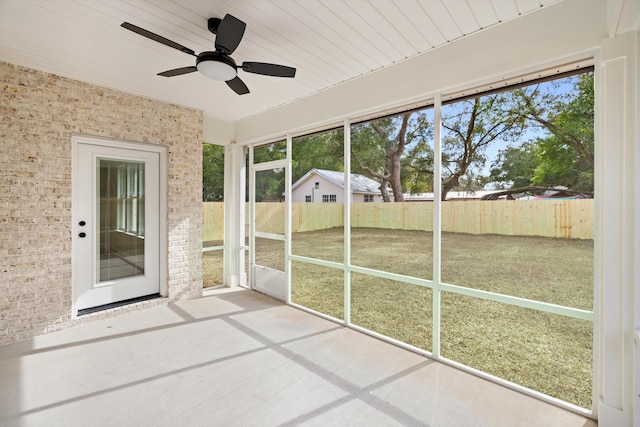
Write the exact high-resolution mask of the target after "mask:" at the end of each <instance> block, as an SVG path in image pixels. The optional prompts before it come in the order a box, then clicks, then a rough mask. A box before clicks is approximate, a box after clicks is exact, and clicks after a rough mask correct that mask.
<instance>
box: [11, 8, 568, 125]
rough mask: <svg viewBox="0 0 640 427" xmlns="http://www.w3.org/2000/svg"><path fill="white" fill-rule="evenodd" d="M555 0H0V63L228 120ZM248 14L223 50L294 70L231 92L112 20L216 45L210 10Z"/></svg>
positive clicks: (199, 45) (189, 61)
mask: <svg viewBox="0 0 640 427" xmlns="http://www.w3.org/2000/svg"><path fill="white" fill-rule="evenodd" d="M558 1H561V0H344V1H343V0H153V1H152V0H148V1H144V0H0V61H5V62H9V63H13V64H18V65H22V66H26V67H29V68H34V69H37V70H42V71H46V72H50V73H53V74H58V75H61V76H64V77H68V78H72V79H76V80H80V81H84V82H88V83H92V84H96V85H99V86H103V87H108V88H113V89H118V90H121V91H124V92H128V93H133V94H136V95H141V96H145V97H149V98H154V99H159V100H163V101H167V102H171V103H174V104H179V105H184V106H188V107H192V108H196V109H199V110H202V111H204V112H205V114H207V115H209V116H211V117H215V118H218V119H221V120H228V121H236V120H239V119H242V118H245V117H248V116H251V115H255V114H258V113H260V112H262V111H265V110H268V109H271V108H274V107H277V106H278V105H282V104H285V103H289V102H292V101H294V100H296V99H300V98H303V97H306V96H309V95H311V94H313V93H316V92H319V91H322V90H324V89H327V88H329V87H332V86H334V85H337V84H340V83H342V82H345V81H347V80H350V79H354V78H357V77H359V76H362V75H364V74H367V73H370V72H373V71H375V70H378V69H380V68H383V67H388V66H390V65H393V64H394V63H397V62H399V61H402V60H404V59H407V58H410V57H413V56H416V55H419V54H421V53H423V52H427V51H429V50H431V49H435V48H438V47H439V46H443V45H444V44H446V43H449V42H451V41H453V40H456V39H459V38H461V37H464V36H466V35H469V34H472V33H474V32H476V31H480V30H482V29H483V28H487V27H490V26H493V25H499V24H500V22H504V21H506V20H511V19H517V18H518V17H519V16H521V15H522V14H525V13H530V12H533V11H535V10H538V9H540V8H541V7H546V6H548V5H549V4H552V3H556V2H558ZM227 13H229V14H232V15H234V16H235V17H237V18H239V19H240V20H242V21H244V22H246V24H247V29H246V32H245V34H244V38H243V39H242V42H241V43H240V46H239V47H238V49H237V50H236V51H235V52H234V53H233V55H232V57H233V58H234V59H235V61H236V62H237V63H238V64H240V63H242V62H243V61H259V62H271V63H276V64H283V65H288V66H292V67H296V68H297V74H296V77H295V78H294V79H289V78H275V77H267V76H260V75H255V74H249V73H245V72H244V71H242V70H239V71H238V75H239V76H240V77H241V78H242V80H243V81H244V82H245V83H246V84H247V86H248V87H249V89H250V90H251V93H250V94H247V95H242V96H239V95H236V94H235V93H234V92H233V91H231V89H229V88H228V87H227V85H226V84H224V83H223V82H218V81H213V80H209V79H207V78H206V77H204V76H203V75H201V74H200V73H192V74H187V75H182V76H176V77H171V78H166V77H159V76H157V75H156V74H157V73H158V72H161V71H165V70H169V69H173V68H179V67H186V66H191V65H195V58H194V57H193V56H189V55H186V54H184V53H182V52H180V51H178V50H175V49H171V48H169V47H167V46H164V45H162V44H160V43H156V42H154V41H152V40H149V39H146V38H144V37H141V36H140V35H137V34H135V33H132V32H130V31H127V30H125V29H123V28H121V27H120V24H121V23H122V22H124V21H127V22H130V23H132V24H134V25H137V26H139V27H142V28H145V29H147V30H149V31H151V32H154V33H156V34H158V35H161V36H163V37H166V38H168V39H171V40H173V41H175V42H177V43H179V44H182V45H184V46H186V47H189V48H191V49H193V50H194V51H195V52H196V53H199V52H201V51H206V50H213V40H214V37H215V36H214V35H213V34H211V33H210V32H209V31H208V30H207V19H208V18H210V17H223V16H224V15H225V14H227Z"/></svg>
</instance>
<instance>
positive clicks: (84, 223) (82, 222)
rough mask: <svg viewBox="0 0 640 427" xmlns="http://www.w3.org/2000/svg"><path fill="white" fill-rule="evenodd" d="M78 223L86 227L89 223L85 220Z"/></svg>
mask: <svg viewBox="0 0 640 427" xmlns="http://www.w3.org/2000/svg"><path fill="white" fill-rule="evenodd" d="M78 225H79V226H80V227H84V226H85V225H87V223H86V222H85V221H80V222H79V223H78Z"/></svg>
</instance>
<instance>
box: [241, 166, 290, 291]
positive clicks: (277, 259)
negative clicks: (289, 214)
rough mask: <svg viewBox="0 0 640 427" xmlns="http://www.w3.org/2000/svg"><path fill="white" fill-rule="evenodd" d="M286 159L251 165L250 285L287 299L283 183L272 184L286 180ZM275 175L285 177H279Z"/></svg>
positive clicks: (287, 176)
mask: <svg viewBox="0 0 640 427" xmlns="http://www.w3.org/2000/svg"><path fill="white" fill-rule="evenodd" d="M287 170H288V169H287V162H286V161H283V160H281V161H273V162H268V163H263V164H258V165H254V166H253V174H252V179H251V181H252V189H251V190H252V191H251V195H252V196H251V197H252V200H251V229H250V236H251V237H250V239H251V248H252V250H251V261H250V266H251V270H250V271H251V274H250V278H251V288H252V289H255V290H257V291H260V292H263V293H266V294H268V295H271V296H273V297H275V298H278V299H281V300H283V301H284V300H286V298H287V275H286V273H285V271H286V265H285V264H286V262H285V254H286V248H285V241H286V239H285V236H286V229H287V227H286V215H285V212H286V208H285V203H282V202H281V201H279V199H281V198H282V195H283V194H284V191H285V189H284V187H282V188H281V187H279V186H273V183H274V182H280V183H281V184H282V185H283V186H284V183H285V182H287V181H288V179H289V175H288V173H287ZM277 177H280V178H282V177H285V179H284V180H281V179H280V178H277Z"/></svg>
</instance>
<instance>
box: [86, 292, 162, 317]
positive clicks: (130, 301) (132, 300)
mask: <svg viewBox="0 0 640 427" xmlns="http://www.w3.org/2000/svg"><path fill="white" fill-rule="evenodd" d="M161 296H162V295H160V294H151V295H145V296H142V297H136V298H130V299H126V300H123V301H117V302H112V303H109V304H103V305H98V306H96V307H89V308H83V309H82V310H78V317H80V316H84V315H85V314H91V313H96V312H98V311H104V310H109V309H111V308H116V307H122V306H123V305H129V304H134V303H136V302H142V301H148V300H150V299H155V298H160V297H161Z"/></svg>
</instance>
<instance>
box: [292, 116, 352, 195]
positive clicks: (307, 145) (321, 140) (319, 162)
mask: <svg viewBox="0 0 640 427" xmlns="http://www.w3.org/2000/svg"><path fill="white" fill-rule="evenodd" d="M291 151H292V155H291V157H292V159H291V167H292V171H291V179H292V182H296V181H297V180H299V179H300V178H302V176H304V174H306V173H307V172H309V171H310V170H311V169H326V170H335V171H343V170H344V131H343V130H342V128H339V129H332V130H328V131H325V132H320V133H316V134H313V135H306V136H303V137H299V138H296V139H294V140H293V144H292V147H291Z"/></svg>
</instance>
